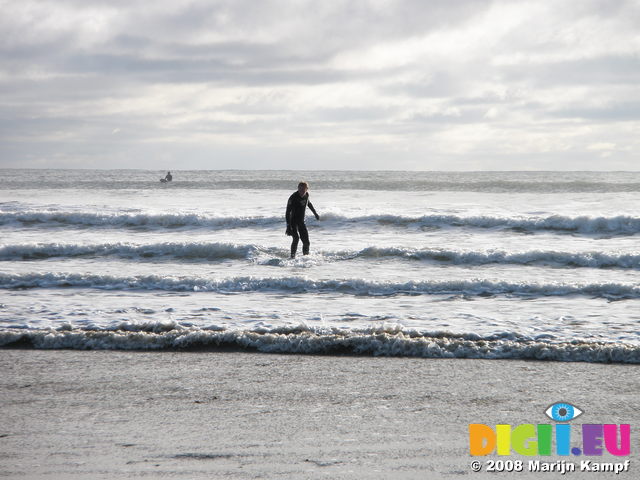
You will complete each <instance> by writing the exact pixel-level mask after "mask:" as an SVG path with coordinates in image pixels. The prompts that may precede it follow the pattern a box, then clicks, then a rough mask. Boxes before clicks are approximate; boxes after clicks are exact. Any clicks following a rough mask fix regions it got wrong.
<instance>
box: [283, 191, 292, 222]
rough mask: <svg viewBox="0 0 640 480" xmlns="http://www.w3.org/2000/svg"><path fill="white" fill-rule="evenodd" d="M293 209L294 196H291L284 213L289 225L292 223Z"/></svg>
mask: <svg viewBox="0 0 640 480" xmlns="http://www.w3.org/2000/svg"><path fill="white" fill-rule="evenodd" d="M291 210H293V198H292V197H289V201H288V202H287V211H286V212H285V214H284V218H285V220H286V221H287V225H291Z"/></svg>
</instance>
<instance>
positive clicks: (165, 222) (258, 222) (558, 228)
mask: <svg viewBox="0 0 640 480" xmlns="http://www.w3.org/2000/svg"><path fill="white" fill-rule="evenodd" d="M12 223H13V224H15V223H19V224H22V225H27V226H36V227H40V228H42V227H56V226H75V227H112V228H208V229H213V230H215V229H228V228H251V227H253V228H276V227H277V228H279V227H282V225H283V223H284V215H280V216H270V217H211V216H206V215H196V214H170V213H168V214H149V213H136V214H122V213H118V214H116V213H114V214H104V213H95V212H64V211H23V212H13V211H3V212H0V225H5V224H12ZM358 224H365V225H371V224H376V225H382V226H388V227H396V228H398V227H405V228H409V227H414V228H452V227H456V228H478V229H511V230H517V231H522V232H531V233H534V232H539V231H552V232H565V233H575V234H585V235H586V234H607V235H633V234H636V233H640V218H638V217H630V216H624V215H620V216H616V217H588V216H580V217H567V216H562V215H552V216H547V217H517V218H511V217H495V216H470V217H465V216H459V215H423V216H419V217H410V216H402V215H384V214H381V215H363V216H356V217H349V216H345V215H340V214H336V213H327V214H326V215H323V217H322V220H321V222H320V223H319V224H318V225H327V226H329V227H333V228H339V227H340V226H342V225H349V226H353V225H358Z"/></svg>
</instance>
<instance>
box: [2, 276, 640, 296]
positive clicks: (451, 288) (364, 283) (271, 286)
mask: <svg viewBox="0 0 640 480" xmlns="http://www.w3.org/2000/svg"><path fill="white" fill-rule="evenodd" d="M63 287H75V288H96V289H105V290H125V291H126V290H164V291H172V292H185V291H195V292H219V293H234V292H236V293H239V292H258V291H261V292H267V291H273V292H285V293H310V292H322V293H325V292H336V293H341V294H348V295H358V296H379V295H388V296H391V295H469V296H491V295H513V296H528V297H540V296H566V295H587V296H590V297H600V298H612V299H632V298H640V286H638V285H636V284H624V283H587V284H564V283H547V284H545V283H535V282H531V283H528V282H519V283H513V282H504V281H503V282H495V281H490V280H482V279H478V280H452V281H408V282H390V281H386V282H385V281H378V282H377V281H369V280H364V279H335V280H313V279H308V278H304V277H297V276H289V277H233V278H223V279H208V278H199V277H170V276H161V275H137V276H129V277H119V276H114V275H94V274H77V273H68V274H65V273H25V274H5V273H0V289H24V288H63Z"/></svg>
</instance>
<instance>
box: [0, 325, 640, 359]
mask: <svg viewBox="0 0 640 480" xmlns="http://www.w3.org/2000/svg"><path fill="white" fill-rule="evenodd" d="M173 327H174V326H172V325H162V326H159V327H158V328H153V327H151V326H149V325H147V326H144V327H143V328H140V329H137V330H134V331H131V330H129V329H116V330H113V329H112V330H95V329H94V330H91V329H83V330H80V329H71V328H60V329H43V330H27V331H25V330H19V329H16V330H13V329H5V330H0V347H23V348H25V347H31V348H39V349H62V348H71V349H82V350H176V349H177V350H193V349H220V348H222V349H225V348H227V349H228V348H232V349H240V350H255V351H259V352H265V353H298V354H325V355H332V354H333V355H335V354H338V355H340V354H351V355H372V356H404V357H422V358H482V359H533V360H553V361H567V362H571V361H574V362H575V361H580V362H596V363H611V362H615V363H635V364H637V363H640V347H639V346H634V345H625V344H616V343H604V342H582V341H573V342H559V343H552V342H545V341H540V340H533V339H526V338H519V336H518V335H515V334H514V335H502V336H496V335H492V336H489V337H486V338H484V337H481V336H479V335H475V334H468V335H453V334H448V333H446V332H441V333H435V334H433V333H419V332H404V331H402V329H399V328H394V327H392V328H370V329H364V330H344V329H335V328H334V329H310V328H308V327H295V328H288V327H280V328H276V329H271V330H269V329H260V330H226V329H222V330H210V329H198V328H193V327H192V328H184V327H177V326H176V327H175V328H173Z"/></svg>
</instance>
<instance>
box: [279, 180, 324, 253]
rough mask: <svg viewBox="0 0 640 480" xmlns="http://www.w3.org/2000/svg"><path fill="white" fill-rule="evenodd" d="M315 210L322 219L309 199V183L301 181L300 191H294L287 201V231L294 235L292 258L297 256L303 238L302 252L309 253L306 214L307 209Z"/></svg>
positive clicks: (317, 216) (316, 215) (318, 218)
mask: <svg viewBox="0 0 640 480" xmlns="http://www.w3.org/2000/svg"><path fill="white" fill-rule="evenodd" d="M307 206H308V207H309V210H311V211H312V212H313V214H314V215H315V217H316V220H320V215H318V213H317V212H316V209H315V208H313V205H312V204H311V202H310V201H309V184H308V183H307V182H300V183H299V184H298V191H296V192H293V194H291V196H290V197H289V201H288V202H287V213H286V214H285V218H286V219H287V231H286V234H287V235H289V236H291V237H293V240H291V258H296V252H297V251H298V241H299V240H300V239H302V254H303V255H309V245H310V243H309V232H308V231H307V226H306V225H305V223H304V214H305V212H306V210H307Z"/></svg>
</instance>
